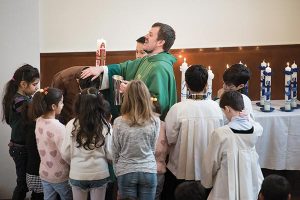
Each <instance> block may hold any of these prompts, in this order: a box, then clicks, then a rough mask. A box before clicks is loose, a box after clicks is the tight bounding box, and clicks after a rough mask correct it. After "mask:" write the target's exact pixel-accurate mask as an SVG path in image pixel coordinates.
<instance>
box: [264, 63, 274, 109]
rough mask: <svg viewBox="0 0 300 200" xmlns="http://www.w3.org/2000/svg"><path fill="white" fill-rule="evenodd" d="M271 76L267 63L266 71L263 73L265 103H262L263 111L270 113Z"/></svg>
mask: <svg viewBox="0 0 300 200" xmlns="http://www.w3.org/2000/svg"><path fill="white" fill-rule="evenodd" d="M271 75H272V70H271V67H270V63H268V65H267V67H266V70H265V71H264V76H265V78H264V79H265V85H264V86H265V103H264V110H265V111H270V110H271Z"/></svg>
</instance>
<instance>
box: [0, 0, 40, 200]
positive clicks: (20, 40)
mask: <svg viewBox="0 0 300 200" xmlns="http://www.w3.org/2000/svg"><path fill="white" fill-rule="evenodd" d="M38 8H39V7H38V0H22V1H19V0H1V1H0V58H1V73H0V86H1V89H0V90H1V101H2V95H3V93H2V90H3V87H4V85H5V84H6V82H7V81H8V80H9V79H10V78H11V77H12V76H13V73H14V71H15V70H16V68H17V67H19V66H21V65H22V64H23V63H29V64H31V65H33V66H36V67H39V63H40V54H39V34H38ZM1 105H2V102H1ZM0 110H1V118H2V108H1V109H0ZM10 131H11V129H10V127H9V126H8V125H6V124H4V123H0V134H1V139H0V199H9V198H11V195H12V192H13V189H14V187H15V185H16V175H15V174H16V173H15V165H14V163H13V160H12V159H11V158H10V156H9V154H8V146H7V144H8V142H9V139H10Z"/></svg>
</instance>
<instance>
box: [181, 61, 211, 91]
mask: <svg viewBox="0 0 300 200" xmlns="http://www.w3.org/2000/svg"><path fill="white" fill-rule="evenodd" d="M207 78H208V73H207V69H206V68H205V67H204V66H203V65H191V66H190V67H189V68H188V69H187V70H186V72H185V82H186V84H187V86H188V88H189V89H190V90H192V91H193V92H202V91H203V90H204V88H205V86H206V84H207Z"/></svg>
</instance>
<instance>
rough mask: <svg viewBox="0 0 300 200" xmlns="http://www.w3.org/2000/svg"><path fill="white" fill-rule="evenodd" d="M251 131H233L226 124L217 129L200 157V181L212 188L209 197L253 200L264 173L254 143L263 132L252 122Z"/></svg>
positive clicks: (218, 199)
mask: <svg viewBox="0 0 300 200" xmlns="http://www.w3.org/2000/svg"><path fill="white" fill-rule="evenodd" d="M253 126H254V132H253V133H252V134H236V133H233V132H232V130H231V129H230V127H229V126H228V125H226V126H223V127H221V128H218V129H216V130H215V131H214V132H213V134H212V137H211V140H210V143H209V145H208V148H207V151H206V153H205V156H204V160H203V172H204V173H203V174H202V180H201V183H202V184H203V186H204V187H206V188H211V187H213V189H212V190H211V192H210V194H209V197H208V200H227V199H228V200H256V199H257V196H258V193H259V190H260V186H261V183H262V181H263V175H262V172H261V169H260V166H259V163H258V154H257V153H256V150H255V144H256V142H257V139H258V137H259V136H261V134H262V132H263V128H262V126H261V125H260V124H258V123H256V122H255V123H254V124H253Z"/></svg>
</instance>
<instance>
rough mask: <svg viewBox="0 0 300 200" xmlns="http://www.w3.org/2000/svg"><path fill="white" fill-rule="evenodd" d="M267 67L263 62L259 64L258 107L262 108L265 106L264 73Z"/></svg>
mask: <svg viewBox="0 0 300 200" xmlns="http://www.w3.org/2000/svg"><path fill="white" fill-rule="evenodd" d="M266 67H267V63H266V62H265V61H263V62H262V63H261V64H260V67H259V68H260V105H261V106H263V105H264V104H265V87H264V85H265V75H264V71H265V69H266Z"/></svg>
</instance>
